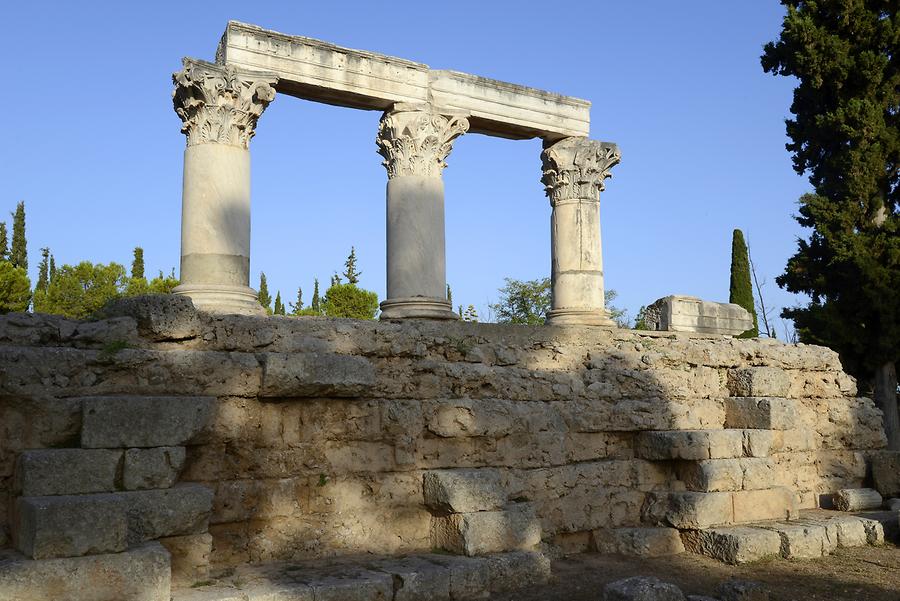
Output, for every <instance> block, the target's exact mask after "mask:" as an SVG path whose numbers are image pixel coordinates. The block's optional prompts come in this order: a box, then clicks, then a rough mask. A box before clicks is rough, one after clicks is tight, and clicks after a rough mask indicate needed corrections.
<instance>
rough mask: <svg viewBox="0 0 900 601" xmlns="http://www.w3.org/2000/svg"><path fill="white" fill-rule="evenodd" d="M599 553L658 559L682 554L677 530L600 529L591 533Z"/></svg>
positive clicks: (594, 545) (682, 550)
mask: <svg viewBox="0 0 900 601" xmlns="http://www.w3.org/2000/svg"><path fill="white" fill-rule="evenodd" d="M591 538H592V539H593V548H594V550H596V551H598V552H599V553H615V554H619V555H629V556H635V557H660V556H663V555H677V554H679V553H684V545H683V544H682V542H681V536H680V534H679V532H678V529H677V528H602V529H597V530H594V531H593V532H592V536H591Z"/></svg>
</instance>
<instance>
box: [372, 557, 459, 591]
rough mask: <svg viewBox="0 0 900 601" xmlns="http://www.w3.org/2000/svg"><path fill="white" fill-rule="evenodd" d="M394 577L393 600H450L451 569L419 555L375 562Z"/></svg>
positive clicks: (376, 565)
mask: <svg viewBox="0 0 900 601" xmlns="http://www.w3.org/2000/svg"><path fill="white" fill-rule="evenodd" d="M374 565H375V567H377V568H378V569H379V570H380V571H382V572H386V573H387V574H390V575H391V577H392V578H393V579H394V591H393V597H392V601H420V600H421V599H434V600H435V601H450V599H451V597H450V570H449V569H447V568H446V567H444V566H442V565H440V564H436V563H433V562H431V561H428V560H427V559H424V558H419V557H406V558H402V559H394V560H388V561H383V562H378V563H376V564H374Z"/></svg>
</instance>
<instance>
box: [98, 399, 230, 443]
mask: <svg viewBox="0 0 900 601" xmlns="http://www.w3.org/2000/svg"><path fill="white" fill-rule="evenodd" d="M215 402H216V400H215V398H213V397H143V396H141V397H136V396H117V397H90V398H85V399H84V418H83V420H84V423H83V427H82V431H81V446H82V447H85V448H89V449H91V448H93V449H95V448H122V447H167V446H180V445H183V444H185V443H187V442H190V441H191V439H192V438H193V437H194V436H196V435H197V434H198V433H199V432H200V430H201V428H203V426H205V425H206V424H207V423H209V422H210V421H211V420H212V415H213V408H214V405H215Z"/></svg>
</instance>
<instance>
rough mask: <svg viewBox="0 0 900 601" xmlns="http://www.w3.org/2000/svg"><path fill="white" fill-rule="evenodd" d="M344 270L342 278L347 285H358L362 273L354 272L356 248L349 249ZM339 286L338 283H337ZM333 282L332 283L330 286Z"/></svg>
mask: <svg viewBox="0 0 900 601" xmlns="http://www.w3.org/2000/svg"><path fill="white" fill-rule="evenodd" d="M344 266H345V267H346V270H345V271H344V277H345V278H347V283H348V284H359V276H361V275H362V272H359V271H357V270H356V248H355V247H353V246H351V247H350V256H349V257H347V262H346V263H344ZM337 283H338V284H340V281H338V282H337ZM333 284H334V282H332V285H333Z"/></svg>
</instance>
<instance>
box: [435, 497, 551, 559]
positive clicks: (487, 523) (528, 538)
mask: <svg viewBox="0 0 900 601" xmlns="http://www.w3.org/2000/svg"><path fill="white" fill-rule="evenodd" d="M540 542H541V521H540V520H539V519H538V517H537V516H536V515H535V512H534V508H533V507H532V506H531V505H530V504H528V503H517V504H513V505H509V506H507V507H505V508H503V509H501V510H498V511H471V512H466V513H451V514H449V515H443V516H434V517H432V518H431V545H432V547H433V548H435V549H440V550H443V551H449V552H450V553H455V554H458V555H467V556H469V557H472V556H475V555H486V554H489V553H500V552H504V551H529V550H533V549H535V548H537V546H538V545H539V544H540Z"/></svg>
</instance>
